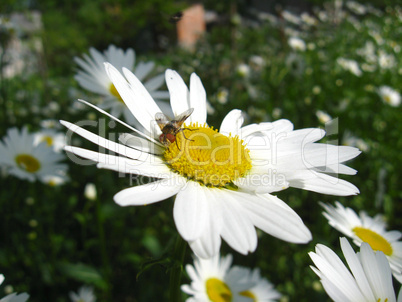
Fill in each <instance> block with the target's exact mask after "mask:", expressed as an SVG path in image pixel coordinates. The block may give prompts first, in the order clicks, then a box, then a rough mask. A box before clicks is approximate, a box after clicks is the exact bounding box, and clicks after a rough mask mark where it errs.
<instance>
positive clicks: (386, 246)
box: [320, 202, 402, 283]
mask: <svg viewBox="0 0 402 302" xmlns="http://www.w3.org/2000/svg"><path fill="white" fill-rule="evenodd" d="M320 204H321V206H322V207H323V208H324V209H325V211H326V212H323V215H324V216H325V218H327V219H328V223H329V224H330V225H331V226H332V227H334V228H335V229H337V230H338V231H339V232H341V233H343V234H345V235H346V236H348V237H350V238H352V239H353V242H354V243H355V244H356V245H358V246H360V245H361V244H362V243H363V242H366V243H368V244H369V245H370V246H371V248H372V249H373V250H374V251H381V252H383V253H384V254H385V256H386V257H387V258H388V261H389V264H390V266H391V269H392V272H393V274H394V276H395V278H397V279H398V281H399V282H400V283H402V278H401V277H402V276H401V274H402V242H401V241H400V239H401V237H402V233H401V232H399V231H386V227H387V225H386V223H385V221H384V219H383V217H382V216H381V215H376V216H374V218H371V217H369V216H368V215H367V214H366V213H365V212H360V215H357V214H356V212H355V211H353V210H352V209H351V208H345V207H344V206H343V205H341V204H340V203H339V202H336V203H335V204H336V208H335V207H333V206H331V205H328V204H324V203H320Z"/></svg>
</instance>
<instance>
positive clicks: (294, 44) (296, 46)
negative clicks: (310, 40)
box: [288, 37, 306, 51]
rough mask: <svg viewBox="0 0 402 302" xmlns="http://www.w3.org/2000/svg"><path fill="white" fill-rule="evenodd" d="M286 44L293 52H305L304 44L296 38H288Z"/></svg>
mask: <svg viewBox="0 0 402 302" xmlns="http://www.w3.org/2000/svg"><path fill="white" fill-rule="evenodd" d="M288 44H289V46H290V47H291V48H292V49H293V50H299V51H306V42H304V41H303V40H302V39H300V38H298V37H290V38H289V40H288Z"/></svg>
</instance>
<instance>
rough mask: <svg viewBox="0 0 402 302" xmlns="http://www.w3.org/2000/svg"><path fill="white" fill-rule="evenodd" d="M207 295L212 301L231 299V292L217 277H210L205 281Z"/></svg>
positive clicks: (218, 301)
mask: <svg viewBox="0 0 402 302" xmlns="http://www.w3.org/2000/svg"><path fill="white" fill-rule="evenodd" d="M205 287H206V290H207V295H208V298H209V300H210V301H212V302H230V301H232V292H231V290H230V288H229V286H227V285H226V283H225V282H223V281H222V280H219V279H218V278H210V279H208V280H207V282H205Z"/></svg>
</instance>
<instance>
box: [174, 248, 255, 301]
mask: <svg viewBox="0 0 402 302" xmlns="http://www.w3.org/2000/svg"><path fill="white" fill-rule="evenodd" d="M231 264H232V255H227V256H226V257H220V256H219V254H217V255H215V256H213V257H212V258H210V259H201V258H196V259H195V260H194V266H192V265H189V264H188V265H186V271H187V274H188V275H189V277H190V278H191V284H190V285H188V284H185V285H182V287H181V289H182V291H183V292H185V293H186V294H188V295H191V296H192V297H190V298H188V299H187V300H186V301H187V302H190V301H191V302H206V301H212V302H218V301H231V302H250V299H249V298H248V297H247V296H244V295H241V293H242V292H245V291H246V290H248V289H249V288H251V287H252V286H254V285H255V284H256V283H255V282H250V281H248V280H247V279H246V278H244V270H243V269H239V268H238V267H230V266H231Z"/></svg>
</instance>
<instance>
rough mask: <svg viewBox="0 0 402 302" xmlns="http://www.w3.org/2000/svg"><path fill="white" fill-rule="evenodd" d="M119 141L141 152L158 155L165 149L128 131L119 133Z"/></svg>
mask: <svg viewBox="0 0 402 302" xmlns="http://www.w3.org/2000/svg"><path fill="white" fill-rule="evenodd" d="M119 141H121V143H122V144H124V145H127V146H130V147H131V148H133V149H136V150H139V151H142V152H149V153H152V154H158V155H160V154H163V152H164V151H165V150H164V149H163V148H161V147H159V146H157V145H155V144H154V143H151V142H149V141H148V140H146V139H143V138H141V137H138V136H135V135H132V134H129V133H123V134H121V135H120V136H119Z"/></svg>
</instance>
